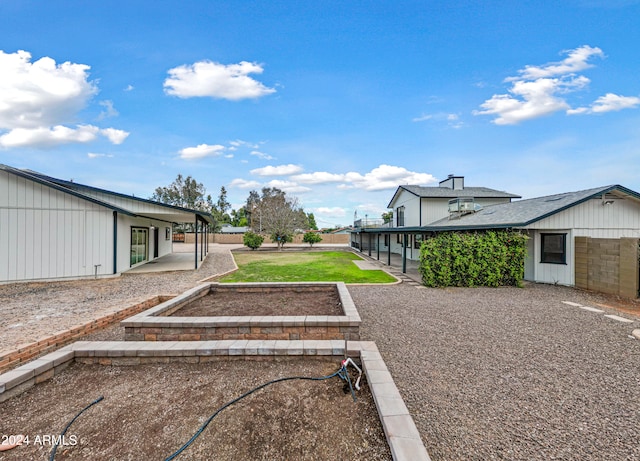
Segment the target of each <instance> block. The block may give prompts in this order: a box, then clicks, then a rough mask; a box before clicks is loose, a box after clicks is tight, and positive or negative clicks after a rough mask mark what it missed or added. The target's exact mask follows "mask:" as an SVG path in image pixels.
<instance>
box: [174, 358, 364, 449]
mask: <svg viewBox="0 0 640 461" xmlns="http://www.w3.org/2000/svg"><path fill="white" fill-rule="evenodd" d="M336 376H338V377H339V378H340V379H342V380H344V381H347V383H348V384H349V389H350V390H351V397H353V401H354V402H355V401H356V395H355V392H354V390H353V386H352V385H351V378H350V377H349V372H348V371H347V361H346V360H344V361H343V362H342V365H341V366H340V369H339V370H338V371H336V372H335V373H332V374H330V375H327V376H321V377H309V376H291V377H286V378H278V379H274V380H272V381H269V382H266V383H264V384H261V385H259V386H258V387H255V388H253V389H251V390H250V391H247V392H245V393H244V394H242V395H241V396H240V397H236V398H235V399H233V400H231V401H229V402H227V403H225V404H224V405H222V406H221V407H220V408H218V409H217V410H216V411H215V413H213V414H212V415H211V416H210V417H209V419H207V420H206V421H205V422H204V423H203V424H202V425H201V426H200V428H199V429H198V430H197V431H196V433H195V434H193V436H192V437H191V438H190V439H189V440H188V441H187V443H185V444H184V445H182V447H180V448H179V449H178V450H177V451H176V452H174V453H173V454H172V455H171V456H169V457H168V458H166V459H165V461H171V460H173V459H175V458H176V457H177V456H178V455H180V453H182V452H183V451H184V450H186V449H187V448H188V447H189V446H190V445H191V444H192V443H193V442H195V440H196V439H197V438H198V436H199V435H200V434H202V432H203V431H204V430H205V429H206V428H207V426H208V425H209V423H210V422H211V421H212V420H213V418H215V417H216V416H218V414H219V413H220V412H222V410H224V409H225V408H228V407H230V406H231V405H233V404H234V403H236V402H238V401H240V400H242V399H244V398H245V397H247V396H249V395H251V394H253V393H254V392H256V391H259V390H260V389H264V388H265V387H267V386H270V385H271V384H275V383H279V382H283V381H291V380H294V379H301V380H308V381H323V380H326V379H331V378H334V377H336ZM345 387H346V384H345Z"/></svg>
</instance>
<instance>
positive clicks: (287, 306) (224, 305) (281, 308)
mask: <svg viewBox="0 0 640 461" xmlns="http://www.w3.org/2000/svg"><path fill="white" fill-rule="evenodd" d="M236 315H241V316H251V315H344V311H343V309H342V304H341V303H340V297H339V296H338V293H337V292H336V291H335V290H331V291H328V290H327V291H313V292H310V291H294V290H286V289H282V290H279V291H277V292H271V293H262V292H233V291H227V290H216V291H215V292H213V293H211V294H208V295H206V296H203V297H201V298H198V299H197V300H195V301H193V302H191V303H189V304H188V305H187V306H185V307H182V308H181V309H179V310H177V311H176V312H174V313H173V314H172V316H175V317H211V316H236Z"/></svg>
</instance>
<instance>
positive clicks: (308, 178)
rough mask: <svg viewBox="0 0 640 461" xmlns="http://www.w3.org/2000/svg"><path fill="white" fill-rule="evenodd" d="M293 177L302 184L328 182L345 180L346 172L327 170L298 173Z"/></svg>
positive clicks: (292, 177)
mask: <svg viewBox="0 0 640 461" xmlns="http://www.w3.org/2000/svg"><path fill="white" fill-rule="evenodd" d="M291 179H293V180H294V181H298V182H300V183H302V184H327V183H334V182H342V181H344V180H345V175H344V174H336V173H327V172H326V171H316V172H315V173H305V174H297V175H295V176H291Z"/></svg>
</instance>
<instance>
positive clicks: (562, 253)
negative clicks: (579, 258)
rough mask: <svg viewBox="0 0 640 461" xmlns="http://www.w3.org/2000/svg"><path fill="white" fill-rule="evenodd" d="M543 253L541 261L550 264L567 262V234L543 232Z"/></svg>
mask: <svg viewBox="0 0 640 461" xmlns="http://www.w3.org/2000/svg"><path fill="white" fill-rule="evenodd" d="M540 237H541V239H542V255H541V257H540V262H542V263H549V264H566V263H567V234H541V235H540Z"/></svg>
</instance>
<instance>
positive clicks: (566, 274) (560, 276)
mask: <svg viewBox="0 0 640 461" xmlns="http://www.w3.org/2000/svg"><path fill="white" fill-rule="evenodd" d="M543 233H553V234H556V233H557V234H567V240H566V245H567V247H566V261H567V263H566V264H549V263H542V262H540V259H541V258H542V239H541V238H540V234H543ZM574 237H575V234H574V233H573V231H572V230H571V229H545V230H544V231H530V232H529V238H530V239H531V240H530V241H529V242H528V244H527V260H525V280H530V281H533V282H539V283H553V284H558V285H568V286H573V285H575V272H574V259H575V257H574V254H575V253H574V247H575V245H574ZM529 258H532V259H533V273H531V272H530V266H529V264H531V263H530V262H529V264H527V263H528V259H529ZM527 269H529V270H527Z"/></svg>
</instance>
